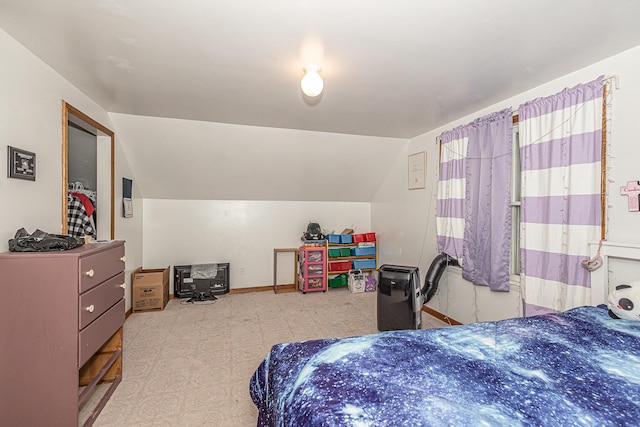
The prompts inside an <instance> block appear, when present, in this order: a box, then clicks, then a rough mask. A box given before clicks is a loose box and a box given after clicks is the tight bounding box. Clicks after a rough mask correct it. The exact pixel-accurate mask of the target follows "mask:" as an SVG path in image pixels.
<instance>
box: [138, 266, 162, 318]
mask: <svg viewBox="0 0 640 427" xmlns="http://www.w3.org/2000/svg"><path fill="white" fill-rule="evenodd" d="M169 270H170V267H167V268H156V269H148V270H143V269H142V268H138V269H137V270H136V271H134V272H133V274H131V296H132V301H131V310H132V311H133V312H134V313H136V312H140V311H160V310H164V307H165V306H166V305H167V302H169Z"/></svg>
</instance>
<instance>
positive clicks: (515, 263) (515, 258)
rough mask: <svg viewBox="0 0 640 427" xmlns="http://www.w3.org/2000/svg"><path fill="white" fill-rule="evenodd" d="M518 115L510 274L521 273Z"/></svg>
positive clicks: (514, 163)
mask: <svg viewBox="0 0 640 427" xmlns="http://www.w3.org/2000/svg"><path fill="white" fill-rule="evenodd" d="M519 136H520V134H519V132H518V116H514V117H513V137H512V147H513V149H512V154H511V156H512V158H511V159H512V162H511V263H510V265H509V274H510V275H511V276H519V275H520V144H519Z"/></svg>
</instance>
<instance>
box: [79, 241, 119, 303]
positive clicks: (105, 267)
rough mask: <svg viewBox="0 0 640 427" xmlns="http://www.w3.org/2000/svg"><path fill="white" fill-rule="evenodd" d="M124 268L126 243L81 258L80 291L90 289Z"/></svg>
mask: <svg viewBox="0 0 640 427" xmlns="http://www.w3.org/2000/svg"><path fill="white" fill-rule="evenodd" d="M96 244H98V243H96ZM123 270H124V245H120V246H116V247H115V248H112V249H109V250H106V251H102V252H98V253H96V254H93V255H90V256H87V257H83V258H80V271H79V273H80V293H83V292H86V291H88V290H89V289H91V288H93V287H94V286H96V285H98V284H100V283H102V282H104V281H105V280H106V279H109V278H111V277H113V276H115V275H116V274H118V273H120V272H121V271H123Z"/></svg>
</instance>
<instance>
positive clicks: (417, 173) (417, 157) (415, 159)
mask: <svg viewBox="0 0 640 427" xmlns="http://www.w3.org/2000/svg"><path fill="white" fill-rule="evenodd" d="M426 165H427V153H426V152H425V151H421V152H419V153H415V154H411V155H410V156H409V190H417V189H420V188H425V185H426V182H425V177H426V173H427V171H426Z"/></svg>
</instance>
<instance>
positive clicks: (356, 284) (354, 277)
mask: <svg viewBox="0 0 640 427" xmlns="http://www.w3.org/2000/svg"><path fill="white" fill-rule="evenodd" d="M364 284H365V283H364V274H363V273H362V270H349V277H348V279H347V285H348V286H349V290H350V291H351V293H354V294H357V293H360V292H364Z"/></svg>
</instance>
